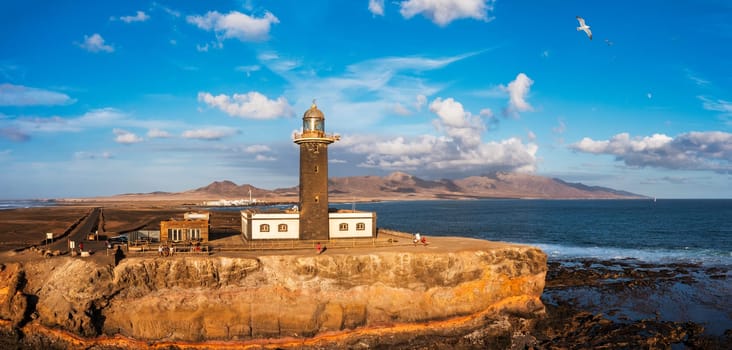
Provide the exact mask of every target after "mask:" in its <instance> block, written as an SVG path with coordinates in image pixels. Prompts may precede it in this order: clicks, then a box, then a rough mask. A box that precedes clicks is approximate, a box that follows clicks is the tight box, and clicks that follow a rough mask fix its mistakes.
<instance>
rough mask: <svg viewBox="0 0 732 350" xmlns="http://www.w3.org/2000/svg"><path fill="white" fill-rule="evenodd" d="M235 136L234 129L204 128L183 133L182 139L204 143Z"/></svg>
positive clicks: (235, 131)
mask: <svg viewBox="0 0 732 350" xmlns="http://www.w3.org/2000/svg"><path fill="white" fill-rule="evenodd" d="M235 134H237V130H236V129H232V128H223V127H222V128H205V129H196V130H186V131H184V132H183V135H182V136H183V138H186V139H196V140H205V141H218V140H221V139H223V138H225V137H229V136H232V135H235Z"/></svg>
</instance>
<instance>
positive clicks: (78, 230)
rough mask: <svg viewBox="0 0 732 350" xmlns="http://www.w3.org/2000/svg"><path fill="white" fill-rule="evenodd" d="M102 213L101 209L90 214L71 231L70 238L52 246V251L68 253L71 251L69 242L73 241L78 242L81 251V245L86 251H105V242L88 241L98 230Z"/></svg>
mask: <svg viewBox="0 0 732 350" xmlns="http://www.w3.org/2000/svg"><path fill="white" fill-rule="evenodd" d="M101 211H102V209H101V208H94V209H92V210H91V212H89V214H88V215H87V216H86V217H85V218H84V219H82V220H81V222H80V223H79V224H78V225H76V227H74V229H73V230H71V232H70V233H69V235H68V236H66V237H65V238H61V239H58V240H57V241H56V242H54V243H53V244H51V250H60V251H62V252H67V251H68V250H69V248H68V241H69V240H71V241H74V242H76V249H77V250H78V249H79V243H82V244H83V245H84V250H92V251H103V250H104V249H105V242H104V241H89V240H87V238H88V236H89V234H90V233H93V232H95V231H96V230H97V225H98V223H99V215H100V214H101Z"/></svg>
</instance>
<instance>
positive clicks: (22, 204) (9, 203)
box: [0, 199, 56, 210]
mask: <svg viewBox="0 0 732 350" xmlns="http://www.w3.org/2000/svg"><path fill="white" fill-rule="evenodd" d="M53 205H56V202H55V201H53V200H44V199H20V200H8V199H0V210H6V209H18V208H33V207H48V206H53Z"/></svg>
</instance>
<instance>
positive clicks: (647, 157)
mask: <svg viewBox="0 0 732 350" xmlns="http://www.w3.org/2000/svg"><path fill="white" fill-rule="evenodd" d="M570 148H571V149H574V150H576V151H579V152H585V153H592V154H607V155H613V156H615V159H616V160H619V161H622V162H624V163H625V164H626V165H628V166H635V167H656V168H665V169H683V170H707V171H714V172H718V173H727V174H730V173H732V134H730V133H726V132H721V131H707V132H689V133H684V134H680V135H678V136H676V137H675V138H674V137H670V136H666V135H663V134H654V135H652V136H644V137H635V138H631V137H630V135H629V134H628V133H621V134H617V135H615V136H613V137H612V138H611V139H609V140H598V141H595V140H593V139H590V138H587V137H585V138H583V139H582V140H580V141H579V142H577V143H575V144H572V145H570Z"/></svg>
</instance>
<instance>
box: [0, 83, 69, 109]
mask: <svg viewBox="0 0 732 350" xmlns="http://www.w3.org/2000/svg"><path fill="white" fill-rule="evenodd" d="M74 102H76V100H74V99H72V98H71V97H69V96H68V95H66V94H62V93H60V92H55V91H50V90H44V89H37V88H32V87H27V86H22V85H12V84H0V106H41V105H43V106H49V105H65V104H71V103H74Z"/></svg>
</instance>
